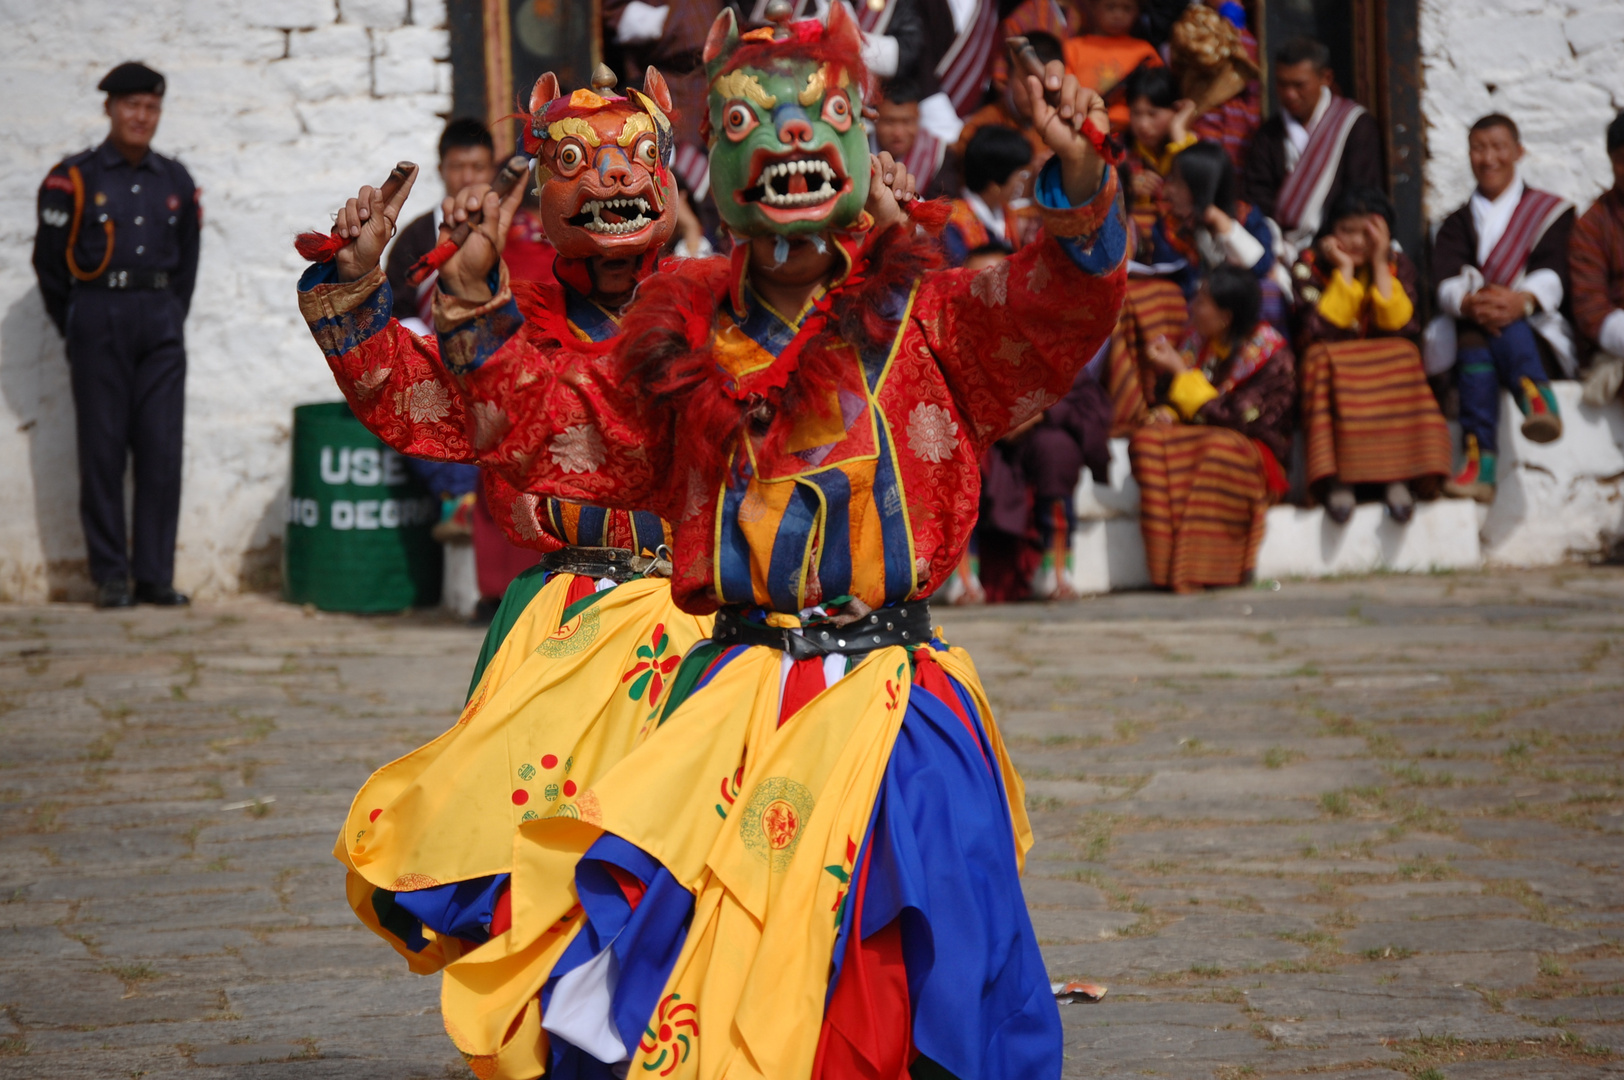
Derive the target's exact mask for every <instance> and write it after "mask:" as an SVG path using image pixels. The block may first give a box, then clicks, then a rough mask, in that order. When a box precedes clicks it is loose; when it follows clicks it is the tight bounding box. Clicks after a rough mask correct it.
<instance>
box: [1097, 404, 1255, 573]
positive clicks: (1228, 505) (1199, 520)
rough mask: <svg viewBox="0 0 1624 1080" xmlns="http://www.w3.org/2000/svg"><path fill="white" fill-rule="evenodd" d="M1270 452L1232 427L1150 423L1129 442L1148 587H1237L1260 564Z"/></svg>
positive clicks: (1136, 432)
mask: <svg viewBox="0 0 1624 1080" xmlns="http://www.w3.org/2000/svg"><path fill="white" fill-rule="evenodd" d="M1264 453H1265V451H1264V450H1262V449H1261V448H1260V447H1259V446H1258V445H1257V444H1256V443H1254V442H1253V441H1252V440H1251V439H1248V438H1247V437H1246V436H1245V435H1242V434H1241V433H1240V432H1238V431H1232V430H1230V429H1229V428H1220V427H1205V426H1203V425H1200V424H1146V425H1144V426H1143V427H1141V428H1140V429H1139V430H1138V431H1135V432H1134V433H1133V437H1132V438H1131V439H1130V440H1129V441H1128V460H1129V462H1130V463H1131V464H1132V466H1133V478H1134V480H1136V481H1138V483H1139V530H1140V532H1141V533H1143V534H1144V537H1145V561H1146V562H1147V563H1148V564H1149V566H1150V580H1151V581H1152V582H1153V583H1154V584H1155V585H1157V586H1158V587H1160V588H1164V589H1172V590H1173V591H1174V592H1179V593H1188V592H1196V591H1198V590H1200V589H1201V588H1202V587H1203V586H1207V585H1239V584H1241V582H1242V580H1243V579H1244V578H1245V576H1246V574H1247V572H1248V571H1250V570H1251V569H1252V567H1253V565H1254V564H1255V563H1256V561H1257V549H1258V545H1259V544H1261V543H1262V542H1263V512H1264V511H1265V510H1267V509H1268V508H1269V503H1270V501H1271V500H1270V497H1269V486H1268V481H1267V480H1266V479H1265V476H1264V471H1263V458H1262V455H1263V454H1264Z"/></svg>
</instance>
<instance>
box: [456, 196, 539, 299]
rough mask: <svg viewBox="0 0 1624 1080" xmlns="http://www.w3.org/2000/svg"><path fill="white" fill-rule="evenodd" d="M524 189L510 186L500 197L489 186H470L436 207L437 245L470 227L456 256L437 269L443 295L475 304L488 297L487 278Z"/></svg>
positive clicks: (505, 239)
mask: <svg viewBox="0 0 1624 1080" xmlns="http://www.w3.org/2000/svg"><path fill="white" fill-rule="evenodd" d="M524 189H525V185H524V184H514V185H513V190H511V191H509V192H508V193H507V195H506V196H502V195H498V194H497V193H496V192H495V191H494V190H493V189H492V188H491V186H490V185H489V184H474V185H472V186H470V187H466V188H463V189H462V190H461V191H459V192H457V193H456V194H455V195H451V196H448V197H447V198H446V200H445V202H443V203H441V204H440V209H441V222H440V243H442V244H443V243H445V242H446V241H447V240H450V239H451V238H452V233H453V231H454V230H455V229H456V227H457V226H459V225H463V224H467V225H469V226H471V227H470V229H469V231H468V236H467V238H466V239H465V240H463V241H462V244H461V246H459V247H458V249H457V253H456V254H455V255H453V256H451V258H450V259H448V260H447V261H446V264H445V265H444V266H442V267H440V283H441V286H442V287H443V288H444V289H445V290H446V292H449V293H450V294H451V295H453V296H458V297H461V298H462V299H464V300H473V301H477V302H483V301H485V300H489V299H490V298H491V289H490V284H489V281H488V279H489V278H490V273H491V271H492V270H494V269H495V268H496V264H497V261H498V260H500V259H501V258H502V249H503V247H505V246H506V245H507V234H508V229H509V228H510V227H511V226H512V224H513V215H514V213H515V212H516V211H517V210H518V209H519V204H520V203H521V202H523V201H524Z"/></svg>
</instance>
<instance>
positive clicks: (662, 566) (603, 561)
mask: <svg viewBox="0 0 1624 1080" xmlns="http://www.w3.org/2000/svg"><path fill="white" fill-rule="evenodd" d="M540 565H541V567H542V569H544V570H546V571H547V572H548V573H551V574H579V575H581V576H582V577H591V578H608V579H609V580H610V581H620V582H626V581H630V580H632V579H633V578H640V577H670V576H671V553H670V552H669V551H667V550H666V547H665V545H664V544H661V545H660V550H659V551H657V552H655V553H654V554H653V555H638V554H635V553H634V552H633V551H632V550H631V549H630V548H615V547H566V548H559V549H558V550H557V551H549V552H548V553H547V554H545V555H543V556H542V557H541V561H540Z"/></svg>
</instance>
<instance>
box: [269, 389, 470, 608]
mask: <svg viewBox="0 0 1624 1080" xmlns="http://www.w3.org/2000/svg"><path fill="white" fill-rule="evenodd" d="M439 518H440V501H439V500H438V499H436V498H435V497H434V496H433V495H431V494H430V493H429V492H428V491H426V490H425V489H424V488H423V486H422V485H421V484H419V483H418V482H417V480H416V479H414V478H413V477H412V475H411V473H410V472H409V471H408V470H407V468H406V459H405V458H403V457H401V456H400V455H399V454H397V453H395V452H394V451H393V450H390V449H389V448H387V447H385V446H384V445H383V443H381V442H380V441H378V437H377V436H376V435H374V434H372V432H370V431H368V430H367V429H366V428H365V427H363V426H362V424H361V422H360V421H359V420H357V419H356V418H355V414H354V413H352V412H350V407H349V406H348V405H346V404H345V403H344V402H342V401H339V402H331V403H323V404H320V405H300V406H299V407H297V408H295V409H294V410H293V476H292V479H291V482H290V484H289V491H288V509H287V538H286V541H285V542H284V543H283V545H282V559H283V566H282V598H283V599H284V600H287V601H289V602H290V603H295V604H314V605H315V606H316V607H318V608H321V609H322V610H323V611H357V612H368V611H401V610H403V609H405V608H410V607H426V606H429V605H433V604H438V603H439V602H440V572H441V568H442V565H443V562H442V555H441V551H440V545H439V544H437V543H435V542H434V539H433V537H431V536H430V535H429V530H430V529H432V528H433V527H434V525H435V523H436V522H437V521H438V520H439Z"/></svg>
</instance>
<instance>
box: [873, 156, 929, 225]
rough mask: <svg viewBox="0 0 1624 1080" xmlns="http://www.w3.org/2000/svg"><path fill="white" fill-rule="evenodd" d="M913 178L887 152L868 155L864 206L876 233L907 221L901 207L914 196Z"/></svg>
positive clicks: (905, 213)
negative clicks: (867, 175)
mask: <svg viewBox="0 0 1624 1080" xmlns="http://www.w3.org/2000/svg"><path fill="white" fill-rule="evenodd" d="M914 183H915V181H914V178H913V177H912V176H911V175H909V173H908V170H907V169H906V168H904V167H903V165H902V164H901V163H900V162H898V161H897V160H896V159H895V158H893V157H892V156H891V155H890V154H889V153H888V152H887V151H884V150H881V151H880V152H879V153H878V154H871V155H869V181H868V203H867V204H866V205H865V206H864V207H863V209H865V210H867V211H868V213H869V216H871V217H872V218H873V219H874V231H875V233H876V234H877V233H879V232H882V231H883V230H885V229H888V228H890V227H891V226H892V225H900V224H902V223H903V222H904V221H906V220H908V212H907V211H906V210H904V209H903V208H902V207H903V204H904V203H907V202H910V201H912V200H913V199H914V198H916V197H917V193H916V192H915V191H914Z"/></svg>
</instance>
